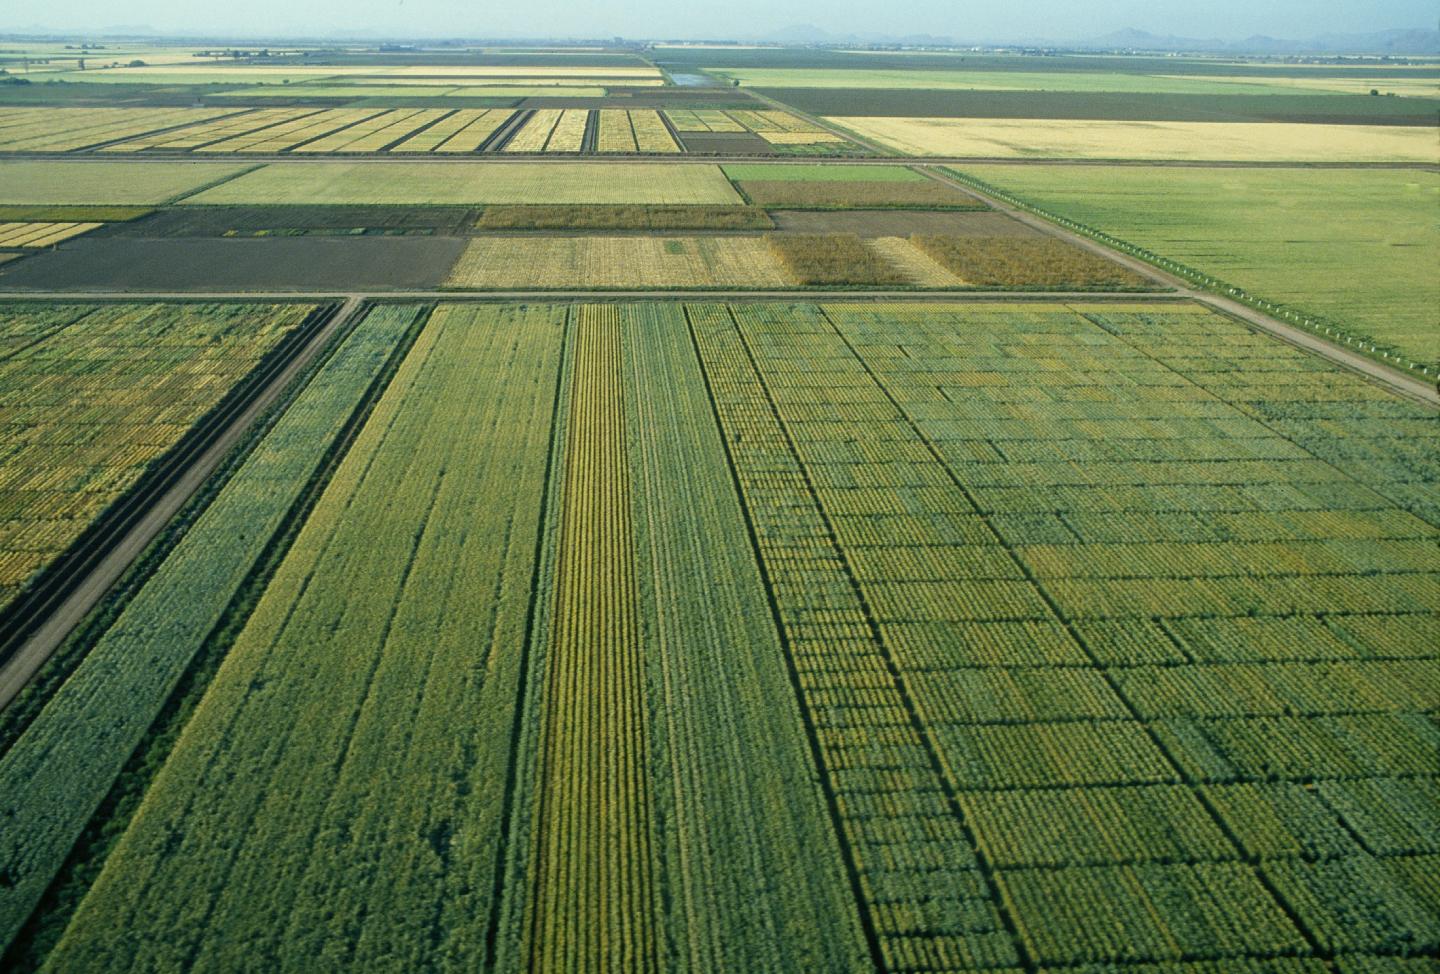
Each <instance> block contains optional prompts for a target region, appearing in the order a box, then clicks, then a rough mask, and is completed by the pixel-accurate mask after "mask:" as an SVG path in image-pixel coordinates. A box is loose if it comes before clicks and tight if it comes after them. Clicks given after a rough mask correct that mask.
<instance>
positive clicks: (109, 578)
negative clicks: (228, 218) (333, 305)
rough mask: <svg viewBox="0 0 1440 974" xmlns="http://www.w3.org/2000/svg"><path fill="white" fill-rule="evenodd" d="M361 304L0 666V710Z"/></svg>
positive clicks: (331, 327) (298, 357)
mask: <svg viewBox="0 0 1440 974" xmlns="http://www.w3.org/2000/svg"><path fill="white" fill-rule="evenodd" d="M292 297H293V296H292ZM361 304H362V302H361V300H360V299H359V298H358V297H353V296H352V297H349V298H347V299H346V300H345V303H344V304H343V305H342V306H341V308H340V310H339V311H337V312H336V313H335V314H334V315H332V316H331V318H330V320H329V321H328V322H326V323H325V324H324V325H323V326H322V327H320V328H319V330H317V331H316V333H315V334H314V335H313V336H312V337H311V339H310V341H309V342H308V343H307V344H306V345H305V346H304V347H303V348H301V349H300V350H299V351H298V352H297V353H296V354H295V355H294V356H292V357H291V359H290V361H289V362H287V363H286V365H285V367H284V368H282V369H281V370H280V371H279V372H277V373H276V374H275V376H274V378H273V379H271V381H270V384H269V385H267V386H266V387H265V388H264V389H263V390H262V391H261V392H260V393H259V395H257V396H256V397H255V398H254V399H253V400H252V401H251V402H250V404H249V405H248V406H247V407H246V408H245V409H244V410H243V411H241V412H240V413H239V414H238V415H237V416H236V417H235V418H234V420H233V421H232V422H231V423H230V425H229V426H228V427H226V429H225V430H224V432H222V433H221V434H220V435H219V436H218V437H217V438H216V439H215V441H214V442H213V443H211V444H210V446H209V447H208V448H207V449H206V450H205V451H204V452H203V453H202V454H201V455H200V456H199V458H197V459H196V461H195V462H194V463H193V464H191V465H190V467H189V468H188V469H187V470H186V471H185V472H184V473H183V474H182V475H181V477H180V478H179V480H177V481H176V482H175V483H173V484H172V485H170V487H169V488H168V489H166V490H165V491H164V492H163V493H162V494H161V495H160V496H159V497H157V498H156V499H155V501H154V503H153V504H152V505H151V506H150V509H149V510H148V511H146V513H145V515H144V517H143V518H141V519H140V520H139V521H138V522H137V523H136V524H135V525H133V526H132V527H131V528H130V530H129V531H128V532H126V534H125V535H124V536H123V537H122V538H121V539H120V540H119V541H118V542H117V543H116V544H115V545H113V546H112V547H111V548H110V550H109V551H108V552H107V553H106V555H105V556H104V558H102V559H101V560H100V561H99V562H98V563H97V564H96V565H95V566H94V567H93V568H92V569H91V570H90V571H89V573H88V574H86V576H85V578H84V580H83V581H81V582H80V583H79V584H78V585H76V587H75V588H74V589H73V590H72V591H71V592H70V594H69V595H68V596H66V597H65V599H64V600H63V601H62V602H61V603H60V604H59V605H58V606H57V607H56V608H55V610H54V611H53V612H52V613H51V614H50V616H49V617H48V618H47V619H46V620H45V622H44V623H42V624H41V626H40V627H39V628H38V629H36V630H35V632H33V633H32V634H31V635H30V636H29V637H28V638H27V639H26V640H25V641H24V642H23V643H21V644H20V646H19V647H18V648H17V649H16V651H15V653H14V654H13V655H12V656H11V657H10V658H9V659H8V660H6V661H5V663H4V665H3V666H0V709H4V708H5V706H7V705H8V704H9V703H10V701H11V700H13V699H14V698H15V695H16V694H18V693H19V692H20V691H21V690H22V689H23V688H24V687H25V685H26V684H27V683H28V682H29V681H30V678H31V677H32V676H34V674H35V672H36V671H37V670H39V669H40V667H41V666H43V665H44V664H45V661H46V660H48V659H49V658H50V656H51V655H52V654H53V653H54V652H55V650H56V649H58V648H59V647H60V645H61V643H63V642H64V641H65V638H66V637H67V636H69V635H70V632H71V631H72V630H73V629H74V628H75V627H76V626H77V625H79V624H80V622H81V620H83V619H84V618H85V616H86V615H87V614H88V613H89V612H90V610H91V609H93V608H94V607H95V606H96V605H97V604H98V603H99V602H100V600H101V599H102V598H103V597H104V596H105V593H106V592H108V591H109V590H110V587H111V586H112V585H114V584H115V582H116V581H117V580H118V579H119V578H120V576H121V575H122V574H124V572H125V570H126V569H128V568H129V567H130V565H131V564H132V563H134V561H135V559H136V558H138V557H140V554H141V553H142V552H143V551H144V550H145V549H146V547H147V546H148V545H149V544H150V542H151V541H153V540H154V539H155V537H156V536H157V535H159V534H160V532H161V531H162V530H164V528H165V526H166V525H167V524H169V523H170V519H171V518H172V517H174V516H175V514H176V513H177V512H179V510H180V509H181V508H182V507H184V506H185V504H186V502H187V501H189V500H190V498H191V497H193V496H194V494H195V492H196V491H197V490H199V489H200V487H201V486H202V485H203V484H204V483H205V481H206V479H207V478H209V476H210V474H212V473H213V472H214V471H215V469H216V468H217V467H218V466H219V465H220V462H221V461H222V460H224V458H225V456H226V454H228V453H229V452H230V450H231V449H233V448H234V447H235V445H236V444H237V443H238V442H239V441H240V439H241V438H242V437H243V436H244V435H245V433H246V432H247V431H248V430H249V429H250V427H251V425H252V424H253V423H254V422H255V420H256V419H257V418H258V417H259V416H260V415H261V414H262V413H263V412H264V411H265V410H266V409H269V408H270V406H271V405H273V404H274V403H275V401H276V400H277V399H279V398H280V396H281V395H282V394H283V393H284V391H285V389H286V388H287V387H288V386H289V384H290V383H291V381H293V380H294V379H295V377H296V376H297V375H299V374H300V373H301V372H302V371H303V370H304V369H305V367H306V366H307V365H309V363H310V362H312V361H313V360H314V358H315V356H316V355H318V354H319V353H320V350H321V349H323V348H324V347H325V345H326V344H327V343H328V342H329V340H330V338H331V336H333V335H334V334H335V333H336V332H337V331H338V330H339V329H340V328H342V327H344V325H345V323H346V322H347V321H349V320H350V318H351V317H352V316H353V315H354V314H355V312H356V311H357V310H358V309H359V308H360V306H361Z"/></svg>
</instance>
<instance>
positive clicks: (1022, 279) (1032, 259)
mask: <svg viewBox="0 0 1440 974" xmlns="http://www.w3.org/2000/svg"><path fill="white" fill-rule="evenodd" d="M909 243H910V244H911V245H912V246H913V247H914V248H915V249H916V250H918V251H919V252H920V253H921V254H923V255H924V256H925V257H927V258H929V259H930V260H931V261H933V262H934V263H936V264H938V265H940V266H941V267H943V268H944V269H945V270H947V271H949V272H950V273H951V274H954V275H955V276H956V277H957V278H959V279H960V280H961V281H964V282H965V283H967V284H970V285H973V286H976V287H1000V288H1006V289H1013V290H1025V289H1027V288H1043V289H1047V290H1052V291H1069V290H1074V291H1093V290H1104V291H1150V290H1157V289H1160V287H1161V286H1160V285H1157V284H1155V283H1154V282H1153V281H1150V280H1149V279H1147V278H1145V277H1142V276H1141V275H1139V274H1137V273H1135V272H1134V271H1132V270H1130V269H1129V268H1127V267H1122V266H1121V265H1119V264H1117V263H1115V262H1114V261H1113V260H1108V259H1107V258H1105V257H1102V256H1100V255H1099V254H1095V253H1092V252H1090V251H1088V250H1083V249H1081V248H1080V247H1077V246H1075V245H1074V244H1071V243H1068V242H1066V241H1064V240H1057V239H1055V238H1053V237H968V236H967V237H952V236H930V235H916V236H914V237H911V238H910V240H909ZM891 246H893V245H891Z"/></svg>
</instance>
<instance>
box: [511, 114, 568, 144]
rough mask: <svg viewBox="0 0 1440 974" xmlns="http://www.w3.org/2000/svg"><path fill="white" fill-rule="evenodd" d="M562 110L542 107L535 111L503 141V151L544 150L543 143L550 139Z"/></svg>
mask: <svg viewBox="0 0 1440 974" xmlns="http://www.w3.org/2000/svg"><path fill="white" fill-rule="evenodd" d="M563 114H564V112H563V111H562V110H561V109H558V108H542V109H540V110H539V111H537V112H535V113H534V114H533V115H531V116H530V117H529V118H528V119H526V120H525V124H524V125H522V126H520V131H518V132H516V133H515V134H514V135H512V136H511V137H510V141H509V142H506V143H505V147H504V150H503V151H505V152H544V151H545V143H547V142H549V141H550V133H551V132H553V131H555V125H556V123H558V122H559V121H560V116H561V115H563Z"/></svg>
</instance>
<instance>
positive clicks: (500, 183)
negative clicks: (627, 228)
mask: <svg viewBox="0 0 1440 974" xmlns="http://www.w3.org/2000/svg"><path fill="white" fill-rule="evenodd" d="M3 165H4V164H3V163H0V166H3ZM12 165H13V164H12ZM176 165H178V164H176ZM0 171H3V170H0ZM17 202H28V201H17ZM741 202H742V200H741V199H740V196H739V194H737V193H736V192H735V187H734V186H732V185H731V184H730V181H729V180H728V179H726V178H725V176H724V174H723V173H722V172H721V171H720V167H718V166H709V165H693V166H692V165H686V166H675V165H664V164H658V163H643V162H636V163H615V164H606V165H603V166H597V165H588V164H586V163H583V162H552V163H545V162H515V163H507V164H505V165H487V166H453V165H446V164H435V163H427V162H419V161H404V162H389V163H385V164H383V165H382V164H378V163H366V162H355V161H348V162H339V161H336V162H313V163H306V164H305V165H294V164H290V165H286V164H283V163H276V164H271V165H267V166H262V167H261V168H259V169H256V170H254V171H253V172H249V173H246V174H245V175H244V176H241V177H240V178H237V179H234V180H230V181H229V182H227V183H225V184H223V185H220V186H216V187H213V188H211V189H208V190H205V191H204V192H202V193H197V194H195V195H194V196H191V197H187V198H186V199H185V200H184V203H186V204H191V203H200V204H210V205H224V204H232V203H250V204H264V203H375V204H379V203H434V204H451V203H454V204H472V203H547V204H550V203H652V204H663V205H692V204H730V205H739V204H740V203H741Z"/></svg>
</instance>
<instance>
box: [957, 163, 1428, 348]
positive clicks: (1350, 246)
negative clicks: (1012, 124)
mask: <svg viewBox="0 0 1440 974" xmlns="http://www.w3.org/2000/svg"><path fill="white" fill-rule="evenodd" d="M964 171H965V172H967V173H969V174H971V175H973V176H976V177H978V178H980V179H983V180H984V181H986V182H987V183H990V184H991V185H993V186H997V187H999V188H1001V189H1005V190H1008V191H1010V192H1012V193H1014V194H1015V195H1017V196H1019V197H1021V198H1022V199H1025V200H1028V201H1029V202H1031V203H1034V204H1036V205H1038V206H1041V207H1044V208H1045V209H1047V210H1050V211H1051V212H1054V213H1058V214H1061V215H1063V216H1067V217H1070V218H1071V219H1074V220H1078V221H1080V222H1081V223H1084V224H1087V225H1088V226H1091V227H1094V228H1096V229H1099V230H1104V231H1105V232H1107V233H1110V234H1113V235H1114V236H1116V237H1119V238H1121V239H1123V240H1127V241H1129V242H1130V243H1133V244H1137V245H1139V246H1141V247H1146V248H1149V249H1150V250H1153V251H1155V252H1156V253H1159V254H1162V255H1164V256H1166V257H1170V258H1172V259H1174V260H1177V261H1180V262H1182V263H1184V264H1188V265H1189V266H1191V267H1194V268H1196V269H1197V270H1201V271H1205V272H1207V273H1210V274H1213V275H1214V276H1215V277H1217V278H1219V279H1221V280H1223V281H1225V282H1227V283H1229V284H1232V285H1236V286H1239V287H1242V288H1244V289H1245V290H1247V291H1249V292H1251V293H1252V294H1254V295H1256V296H1258V297H1262V298H1265V299H1266V300H1269V301H1275V302H1278V303H1283V304H1285V305H1287V306H1289V307H1292V308H1294V309H1296V310H1298V311H1302V312H1304V313H1307V314H1313V315H1318V316H1321V317H1323V318H1325V319H1326V321H1327V323H1330V324H1332V325H1334V326H1340V327H1343V328H1345V329H1346V330H1347V331H1349V332H1351V333H1352V334H1355V335H1357V336H1362V337H1366V338H1370V339H1372V340H1374V341H1375V342H1376V344H1378V345H1380V346H1381V347H1382V348H1384V347H1386V346H1389V347H1391V348H1393V349H1395V350H1398V351H1399V352H1400V353H1402V354H1403V355H1405V356H1407V357H1410V358H1413V360H1414V361H1416V362H1425V363H1437V362H1440V326H1437V311H1436V309H1437V308H1440V268H1437V266H1436V259H1435V255H1436V253H1437V252H1440V228H1437V226H1436V220H1435V215H1436V213H1437V207H1440V176H1437V175H1435V174H1434V173H1427V172H1400V171H1390V172H1387V171H1380V170H1351V171H1326V170H1313V169H1286V170H1267V169H1191V168H1185V169H1181V168H1170V167H1154V168H1149V167H1128V166H1127V167H1124V168H1111V167H1106V166H1043V165H1024V166H1018V165H1010V166H966V167H965V170H964Z"/></svg>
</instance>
